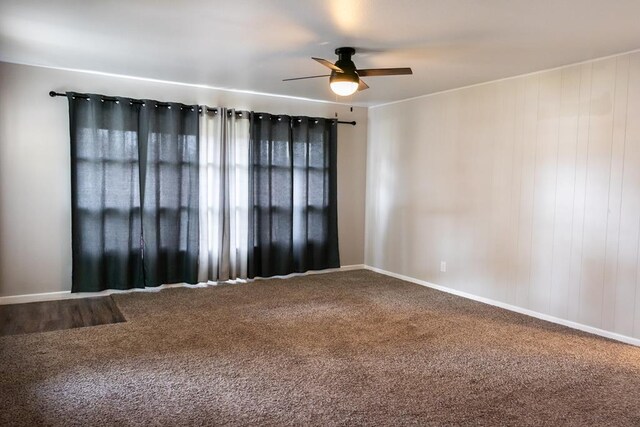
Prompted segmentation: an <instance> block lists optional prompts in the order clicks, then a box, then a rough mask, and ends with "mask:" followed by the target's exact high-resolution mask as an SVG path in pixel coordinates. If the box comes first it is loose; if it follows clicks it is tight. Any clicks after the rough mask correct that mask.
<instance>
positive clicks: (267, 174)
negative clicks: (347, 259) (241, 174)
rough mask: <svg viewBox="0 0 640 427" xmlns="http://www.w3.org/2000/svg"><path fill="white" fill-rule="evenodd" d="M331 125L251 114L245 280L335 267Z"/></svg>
mask: <svg viewBox="0 0 640 427" xmlns="http://www.w3.org/2000/svg"><path fill="white" fill-rule="evenodd" d="M336 140H337V131H336V121H335V120H326V119H313V118H307V117H302V118H292V117H289V116H275V115H270V114H266V113H254V114H253V115H252V120H251V142H250V159H251V160H250V162H251V171H250V183H251V184H250V185H251V194H250V198H251V199H250V207H251V212H250V215H251V217H250V220H249V224H250V228H251V229H250V232H249V239H250V242H249V268H248V269H249V277H268V276H274V275H285V274H289V273H293V272H304V271H308V270H321V269H325V268H335V267H339V266H340V261H339V253H338V226H337V187H336V179H337V167H336V161H337V160H336V148H337V144H336Z"/></svg>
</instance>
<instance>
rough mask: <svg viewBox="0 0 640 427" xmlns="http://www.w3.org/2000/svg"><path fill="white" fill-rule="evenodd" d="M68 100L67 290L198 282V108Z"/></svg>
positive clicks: (96, 97) (84, 98) (117, 100)
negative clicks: (69, 276) (69, 207)
mask: <svg viewBox="0 0 640 427" xmlns="http://www.w3.org/2000/svg"><path fill="white" fill-rule="evenodd" d="M67 98H68V101H69V118H70V136H71V188H72V250H73V279H72V282H73V283H72V291H73V292H95V291H101V290H104V289H129V288H136V287H144V286H157V285H161V284H163V283H175V282H183V281H184V282H189V283H195V282H196V281H197V280H196V279H197V245H198V172H197V168H198V109H197V107H195V106H184V105H181V104H162V103H158V102H155V101H151V100H144V101H136V100H131V99H128V98H112V97H109V98H105V97H103V96H101V95H93V94H91V95H86V94H77V93H72V92H69V93H67Z"/></svg>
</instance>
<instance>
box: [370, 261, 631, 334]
mask: <svg viewBox="0 0 640 427" xmlns="http://www.w3.org/2000/svg"><path fill="white" fill-rule="evenodd" d="M364 268H365V269H367V270H371V271H374V272H376V273H380V274H384V275H385V276H390V277H394V278H396V279H400V280H404V281H405V282H411V283H415V284H417V285H421V286H426V287H428V288H432V289H436V290H438V291H442V292H446V293H448V294H452V295H457V296H459V297H463V298H467V299H470V300H474V301H478V302H482V303H484V304H489V305H493V306H496V307H500V308H504V309H505V310H509V311H514V312H516V313H520V314H524V315H527V316H531V317H535V318H536V319H541V320H546V321H547V322H551V323H556V324H558V325H562V326H567V327H569V328H573V329H577V330H579V331H583V332H588V333H591V334H594V335H599V336H601V337H605V338H610V339H612V340H616V341H621V342H623V343H626V344H631V345H635V346H638V347H640V339H637V338H632V337H628V336H626V335H621V334H617V333H615V332H610V331H606V330H604V329H599V328H594V327H593V326H588V325H583V324H582V323H577V322H572V321H570V320H566V319H561V318H559V317H555V316H550V315H548V314H544V313H539V312H537V311H533V310H529V309H527V308H522V307H518V306H516V305H511V304H507V303H504V302H500V301H496V300H492V299H490V298H485V297H481V296H477V295H473V294H470V293H467V292H463V291H458V290H456V289H451V288H447V287H446V286H440V285H436V284H434V283H430V282H427V281H424V280H420V279H416V278H414V277H409V276H405V275H403V274H398V273H393V272H391V271H387V270H382V269H380V268H377V267H371V266H369V265H365V267H364Z"/></svg>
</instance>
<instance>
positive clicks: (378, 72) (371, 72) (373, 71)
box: [357, 68, 413, 77]
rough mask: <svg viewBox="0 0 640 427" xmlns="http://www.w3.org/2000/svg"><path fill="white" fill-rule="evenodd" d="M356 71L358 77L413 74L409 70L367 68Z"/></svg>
mask: <svg viewBox="0 0 640 427" xmlns="http://www.w3.org/2000/svg"><path fill="white" fill-rule="evenodd" d="M357 71H358V75H359V76H360V77H375V76H401V75H405V74H413V71H411V68H369V69H365V70H357Z"/></svg>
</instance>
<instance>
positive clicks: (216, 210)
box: [198, 107, 250, 282]
mask: <svg viewBox="0 0 640 427" xmlns="http://www.w3.org/2000/svg"><path fill="white" fill-rule="evenodd" d="M202 109H203V112H202V114H201V116H200V155H199V156H200V208H199V209H200V251H199V254H200V255H199V260H198V261H199V267H198V281H199V282H208V281H225V280H234V279H244V278H246V277H247V259H248V254H247V251H248V235H247V230H248V229H249V194H248V191H249V126H250V121H249V113H247V112H238V111H235V110H228V109H225V108H219V109H217V110H216V111H215V112H214V111H210V110H208V109H207V108H206V107H202Z"/></svg>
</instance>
